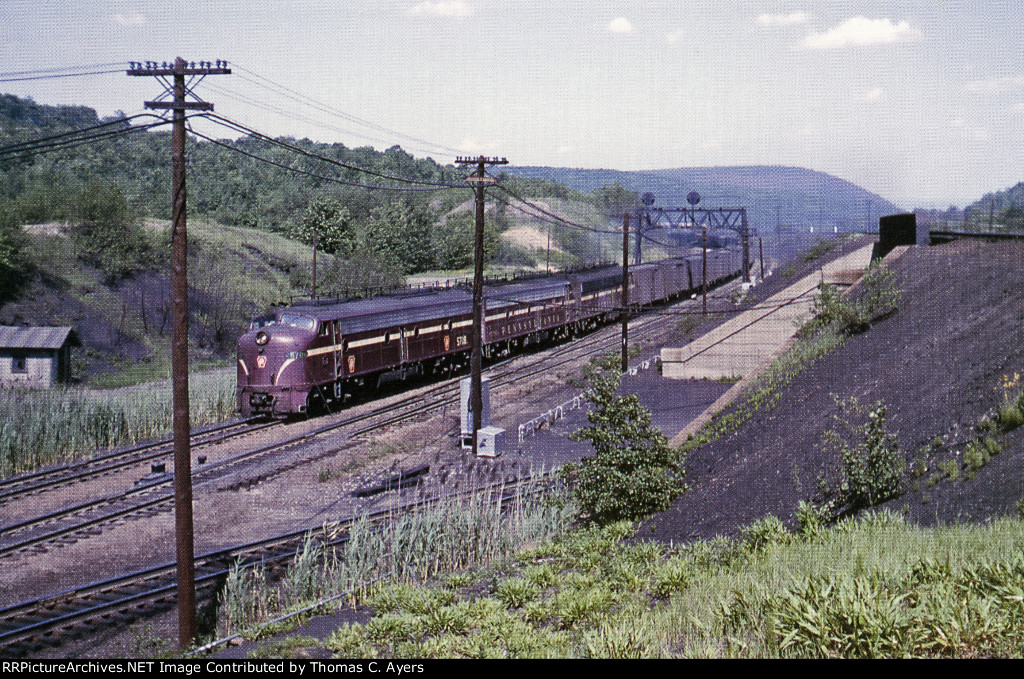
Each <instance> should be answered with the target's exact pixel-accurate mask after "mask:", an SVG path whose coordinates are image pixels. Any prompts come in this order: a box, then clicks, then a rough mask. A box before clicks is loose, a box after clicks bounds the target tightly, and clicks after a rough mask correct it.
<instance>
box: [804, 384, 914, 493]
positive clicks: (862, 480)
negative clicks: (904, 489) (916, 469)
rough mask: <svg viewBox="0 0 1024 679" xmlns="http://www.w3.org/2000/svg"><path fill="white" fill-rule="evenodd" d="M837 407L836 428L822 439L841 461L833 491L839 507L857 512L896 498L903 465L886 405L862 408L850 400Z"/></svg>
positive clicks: (878, 403)
mask: <svg viewBox="0 0 1024 679" xmlns="http://www.w3.org/2000/svg"><path fill="white" fill-rule="evenodd" d="M837 403H838V405H839V407H840V411H841V412H840V414H838V415H835V416H833V417H834V420H835V422H836V427H835V428H833V429H830V430H828V431H826V432H825V434H824V439H825V442H826V444H827V445H828V446H830V447H831V448H832V449H833V450H835V451H836V452H837V453H838V454H839V456H840V458H841V461H842V467H841V469H840V482H839V487H838V489H836V491H837V495H838V499H839V502H840V504H841V505H843V506H846V507H848V508H849V509H850V510H853V511H857V510H859V509H864V508H866V507H871V506H873V505H877V504H879V503H880V502H884V501H886V500H888V499H890V498H892V497H895V496H896V495H897V494H898V493H899V489H900V483H901V481H902V479H903V472H904V470H905V468H906V461H905V460H904V456H903V452H902V451H901V450H900V448H899V444H898V442H897V440H896V435H895V434H893V433H891V432H890V431H889V430H888V427H887V425H886V409H885V405H884V404H883V403H882V402H881V401H876V402H875V403H873V404H872V405H871V406H868V407H865V406H862V405H861V404H860V403H859V402H858V401H857V399H856V398H853V397H851V398H850V399H848V400H846V401H837ZM861 420H862V421H861Z"/></svg>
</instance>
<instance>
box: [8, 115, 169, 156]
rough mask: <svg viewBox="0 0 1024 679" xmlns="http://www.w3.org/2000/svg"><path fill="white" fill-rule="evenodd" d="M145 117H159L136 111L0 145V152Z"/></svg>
mask: <svg viewBox="0 0 1024 679" xmlns="http://www.w3.org/2000/svg"><path fill="white" fill-rule="evenodd" d="M147 117H149V118H159V117H160V116H157V115H156V114H154V113H138V114H136V115H133V116H128V117H126V118H118V119H117V120H108V121H106V122H104V123H99V124H97V125H90V126H89V127H81V128H78V129H76V130H69V131H67V132H62V133H60V134H54V135H50V136H49V137H39V138H37V139H31V140H29V141H23V142H19V143H17V144H8V145H7V146H0V153H3V152H5V151H10V150H13V149H16V148H17V147H19V146H30V145H34V144H39V143H42V142H48V141H51V140H54V139H61V138H63V137H68V136H72V135H76V134H81V133H83V132H92V131H93V130H100V129H103V128H105V127H111V126H113V125H123V124H124V123H127V122H130V121H132V120H135V119H136V118H147Z"/></svg>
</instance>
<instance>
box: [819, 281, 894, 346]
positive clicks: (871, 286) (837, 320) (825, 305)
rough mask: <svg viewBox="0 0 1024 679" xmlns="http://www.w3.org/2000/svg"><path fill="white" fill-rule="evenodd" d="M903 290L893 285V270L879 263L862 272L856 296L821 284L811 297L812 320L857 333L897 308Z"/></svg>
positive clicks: (844, 331) (850, 332) (845, 331)
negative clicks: (812, 299) (852, 296)
mask: <svg viewBox="0 0 1024 679" xmlns="http://www.w3.org/2000/svg"><path fill="white" fill-rule="evenodd" d="M902 295H903V293H902V291H900V290H898V289H897V288H896V273H895V272H894V271H893V270H892V269H890V268H889V267H887V266H885V265H884V264H880V265H878V266H873V267H871V268H869V269H868V270H867V272H866V273H865V274H864V278H863V281H862V287H861V293H860V295H859V296H858V297H857V298H851V297H850V296H847V295H843V294H842V293H840V292H839V290H838V288H836V287H835V286H834V285H828V284H822V286H821V290H820V292H819V293H818V295H817V296H816V297H815V298H814V315H815V320H816V322H817V324H818V325H820V326H826V327H827V326H835V327H836V328H838V329H839V331H840V332H843V333H846V334H850V335H852V334H856V333H858V332H864V331H865V330H867V329H868V328H869V327H871V322H872V321H873V320H875V319H876V318H878V317H879V316H882V315H884V314H887V313H890V312H892V311H894V310H895V309H896V308H897V307H899V303H900V299H901V297H902Z"/></svg>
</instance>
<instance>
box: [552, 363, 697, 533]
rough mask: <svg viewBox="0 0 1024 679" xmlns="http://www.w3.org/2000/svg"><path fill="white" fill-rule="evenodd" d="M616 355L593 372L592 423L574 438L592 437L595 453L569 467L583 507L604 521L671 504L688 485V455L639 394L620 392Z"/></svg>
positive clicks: (590, 391)
mask: <svg viewBox="0 0 1024 679" xmlns="http://www.w3.org/2000/svg"><path fill="white" fill-rule="evenodd" d="M614 364H615V363H614V360H613V359H606V360H605V361H603V362H599V364H598V367H597V368H596V369H595V368H590V369H589V370H588V371H587V377H588V381H589V383H590V388H589V389H588V390H587V392H586V397H587V399H588V400H589V401H590V402H591V403H593V404H594V406H595V407H594V408H593V409H592V410H591V411H590V413H588V415H587V419H588V420H589V421H590V426H589V427H586V428H584V429H580V430H578V431H576V432H574V433H573V434H572V435H571V436H570V438H571V439H572V440H573V441H589V442H590V444H591V445H592V446H593V447H594V455H593V456H591V457H586V458H584V459H583V460H582V461H581V462H580V463H578V464H570V465H566V466H565V467H563V471H562V474H563V477H564V478H572V477H575V480H574V482H573V483H572V486H571V487H572V492H573V496H574V498H575V499H576V500H577V502H578V503H579V506H580V507H581V508H582V509H583V510H584V511H585V512H588V513H589V514H590V516H591V519H593V520H594V521H596V522H598V523H602V524H603V523H610V522H612V521H618V520H621V519H635V518H640V517H643V516H647V515H648V514H651V513H653V512H656V511H660V510H663V509H665V508H666V507H668V505H669V503H670V502H671V501H672V499H673V498H675V496H676V495H678V494H679V493H680V492H682V490H683V489H684V488H685V485H684V484H683V477H684V476H685V471H684V470H683V458H682V455H681V454H680V453H679V452H678V451H676V450H674V449H673V448H671V447H670V446H669V445H668V440H667V439H666V438H665V435H664V434H662V433H661V431H659V430H658V429H657V428H655V427H654V426H652V425H651V413H650V411H649V410H648V409H647V408H645V407H644V406H643V405H641V403H640V400H639V399H638V398H637V397H636V395H635V394H630V395H627V396H617V395H616V393H615V391H616V390H617V389H618V386H619V378H618V375H617V373H616V371H615V369H614V368H613V367H612V366H613V365H614Z"/></svg>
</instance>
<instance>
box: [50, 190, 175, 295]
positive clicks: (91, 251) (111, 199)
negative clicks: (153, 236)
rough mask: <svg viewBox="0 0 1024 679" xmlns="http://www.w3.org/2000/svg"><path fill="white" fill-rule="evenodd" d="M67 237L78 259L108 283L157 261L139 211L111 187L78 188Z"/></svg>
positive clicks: (119, 191)
mask: <svg viewBox="0 0 1024 679" xmlns="http://www.w3.org/2000/svg"><path fill="white" fill-rule="evenodd" d="M69 235H70V236H71V242H72V244H73V245H74V246H75V248H76V249H77V251H78V257H79V259H81V260H82V261H83V262H85V263H87V264H90V265H92V266H95V267H96V268H98V269H99V270H100V271H102V272H103V274H104V276H105V277H106V278H107V280H108V282H113V281H116V280H119V279H122V278H125V277H126V276H128V275H130V274H131V273H132V272H133V271H136V270H138V269H145V268H148V267H150V266H153V265H154V264H155V262H156V253H155V251H154V248H153V245H152V243H151V242H150V239H149V237H148V236H147V235H146V232H145V230H144V229H143V227H142V221H141V219H140V218H139V214H138V211H137V210H136V209H135V208H134V207H133V206H132V205H131V203H130V202H129V201H128V199H127V198H126V197H125V195H124V193H123V192H122V191H121V189H120V188H118V187H117V186H115V185H114V184H108V183H104V182H89V183H87V184H86V185H84V186H83V187H82V188H81V189H79V191H78V192H77V193H76V195H75V200H74V203H73V206H72V217H71V227H70V229H69Z"/></svg>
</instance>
